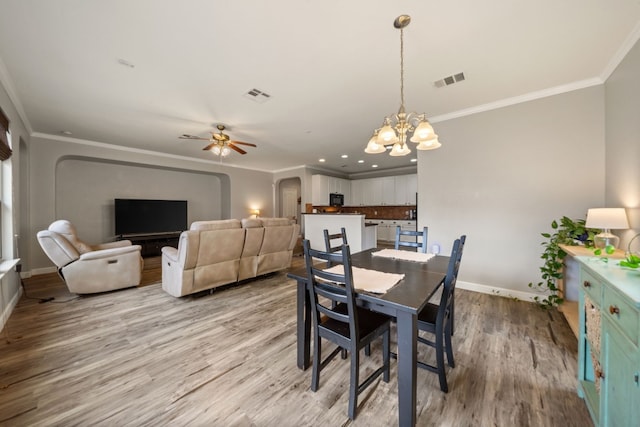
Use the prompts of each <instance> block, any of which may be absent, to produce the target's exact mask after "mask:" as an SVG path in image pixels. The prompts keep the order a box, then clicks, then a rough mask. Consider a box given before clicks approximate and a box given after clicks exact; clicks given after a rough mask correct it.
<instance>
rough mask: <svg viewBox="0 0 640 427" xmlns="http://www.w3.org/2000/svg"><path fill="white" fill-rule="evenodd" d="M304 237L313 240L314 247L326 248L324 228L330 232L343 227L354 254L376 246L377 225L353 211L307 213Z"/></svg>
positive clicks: (338, 230) (337, 230)
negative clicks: (365, 220) (368, 222)
mask: <svg viewBox="0 0 640 427" xmlns="http://www.w3.org/2000/svg"><path fill="white" fill-rule="evenodd" d="M302 218H303V221H304V237H305V239H309V241H310V242H311V248H312V249H318V250H322V251H324V250H326V248H325V245H324V232H323V230H324V229H327V230H329V233H330V234H334V233H339V232H340V229H341V228H342V227H344V228H345V230H346V232H347V241H348V242H349V249H350V250H351V253H352V254H355V253H357V252H360V251H364V250H366V249H371V248H375V247H376V240H377V239H378V236H377V227H376V225H374V224H365V222H364V219H365V215H363V214H351V213H305V214H302Z"/></svg>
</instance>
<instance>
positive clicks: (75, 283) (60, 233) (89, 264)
mask: <svg viewBox="0 0 640 427" xmlns="http://www.w3.org/2000/svg"><path fill="white" fill-rule="evenodd" d="M37 236H38V243H40V246H41V247H42V250H43V251H44V253H45V254H47V256H48V257H49V259H51V261H53V263H54V264H55V265H56V266H57V267H58V273H59V274H60V276H61V277H62V279H63V280H64V281H65V283H66V284H67V287H68V288H69V291H70V292H73V293H77V294H92V293H96V292H105V291H112V290H115V289H122V288H128V287H131V286H137V285H139V284H140V278H141V276H142V266H143V260H142V256H141V254H140V250H141V249H142V248H141V246H140V245H132V244H131V241H129V240H120V241H117V242H111V243H103V244H99V245H89V244H87V243H84V242H83V241H82V240H80V239H78V236H77V234H76V229H75V227H74V226H73V225H72V224H71V223H70V222H69V221H67V220H64V219H61V220H58V221H54V222H53V223H52V224H51V225H50V226H49V228H48V229H47V230H43V231H39V232H38V235H37Z"/></svg>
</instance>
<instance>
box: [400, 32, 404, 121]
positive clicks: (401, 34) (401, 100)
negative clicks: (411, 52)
mask: <svg viewBox="0 0 640 427" xmlns="http://www.w3.org/2000/svg"><path fill="white" fill-rule="evenodd" d="M400 105H401V106H402V109H403V110H404V28H400Z"/></svg>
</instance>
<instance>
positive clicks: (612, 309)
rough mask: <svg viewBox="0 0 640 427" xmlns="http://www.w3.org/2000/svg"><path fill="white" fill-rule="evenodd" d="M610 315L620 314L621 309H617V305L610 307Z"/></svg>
mask: <svg viewBox="0 0 640 427" xmlns="http://www.w3.org/2000/svg"><path fill="white" fill-rule="evenodd" d="M609 313H611V314H620V309H619V308H618V307H616V306H615V305H610V306H609Z"/></svg>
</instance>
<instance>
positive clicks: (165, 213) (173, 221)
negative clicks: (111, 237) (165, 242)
mask: <svg viewBox="0 0 640 427" xmlns="http://www.w3.org/2000/svg"><path fill="white" fill-rule="evenodd" d="M115 219H116V235H127V234H156V233H172V232H181V231H184V230H186V229H187V201H186V200H143V199H115Z"/></svg>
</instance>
